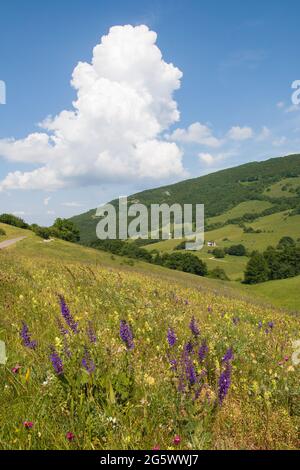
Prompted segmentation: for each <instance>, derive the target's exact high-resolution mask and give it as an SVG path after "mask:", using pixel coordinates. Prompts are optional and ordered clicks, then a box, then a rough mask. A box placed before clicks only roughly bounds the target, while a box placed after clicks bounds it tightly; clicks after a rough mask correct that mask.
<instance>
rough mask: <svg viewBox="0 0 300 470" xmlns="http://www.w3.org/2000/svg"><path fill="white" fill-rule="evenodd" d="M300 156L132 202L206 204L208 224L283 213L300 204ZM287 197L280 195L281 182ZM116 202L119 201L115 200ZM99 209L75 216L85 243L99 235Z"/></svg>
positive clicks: (176, 186)
mask: <svg viewBox="0 0 300 470" xmlns="http://www.w3.org/2000/svg"><path fill="white" fill-rule="evenodd" d="M299 175H300V155H290V156H287V157H282V158H273V159H270V160H267V161H263V162H252V163H247V164H245V165H241V166H238V167H235V168H230V169H227V170H222V171H218V172H216V173H212V174H209V175H205V176H201V177H199V178H194V179H190V180H186V181H182V182H179V183H176V184H173V185H168V186H164V187H161V188H156V189H151V190H147V191H143V192H140V193H137V194H133V195H132V196H130V197H129V199H128V202H129V203H130V202H140V203H142V204H145V205H146V206H149V205H150V204H153V203H158V204H162V203H168V204H170V205H171V204H173V203H180V204H185V203H186V204H201V203H202V204H204V205H205V215H206V223H207V224H213V223H224V222H226V220H229V219H231V218H233V219H234V218H238V217H241V216H243V215H244V214H246V213H252V214H253V213H254V212H256V213H262V212H264V211H270V212H272V211H274V212H279V211H282V210H285V209H291V208H294V207H297V206H298V205H300V192H299V188H300V182H299ZM281 182H282V186H280V188H282V187H283V188H284V189H285V191H281V189H280V191H281V192H282V193H284V195H285V197H284V198H281V197H279V193H280V191H279V190H278V184H279V185H280V184H281ZM113 203H114V204H116V201H113ZM95 211H96V209H93V210H90V211H89V212H86V213H84V214H81V215H78V216H75V217H73V218H72V219H71V220H72V221H73V222H75V224H76V226H77V227H78V228H79V230H80V235H81V242H82V243H89V242H91V241H93V240H95V238H96V225H97V219H96V218H95Z"/></svg>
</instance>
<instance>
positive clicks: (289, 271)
mask: <svg viewBox="0 0 300 470" xmlns="http://www.w3.org/2000/svg"><path fill="white" fill-rule="evenodd" d="M264 257H265V259H266V261H267V263H268V269H269V276H268V278H269V280H275V279H287V278H289V277H295V276H298V275H299V274H300V246H297V245H296V242H295V241H294V240H293V239H292V238H291V237H284V238H282V239H281V240H280V243H279V244H278V246H277V248H273V247H269V248H268V249H267V250H266V251H265V252H264Z"/></svg>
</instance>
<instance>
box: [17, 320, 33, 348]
mask: <svg viewBox="0 0 300 470" xmlns="http://www.w3.org/2000/svg"><path fill="white" fill-rule="evenodd" d="M20 336H21V338H22V342H23V346H25V348H29V349H35V348H36V345H37V342H36V341H32V340H31V334H30V333H29V328H28V326H27V324H26V323H25V322H24V321H23V322H22V329H21V332H20Z"/></svg>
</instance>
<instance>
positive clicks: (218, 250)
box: [212, 248, 225, 259]
mask: <svg viewBox="0 0 300 470" xmlns="http://www.w3.org/2000/svg"><path fill="white" fill-rule="evenodd" d="M212 254H213V255H214V257H215V258H217V259H222V258H225V250H223V248H215V249H214V250H213V251H212Z"/></svg>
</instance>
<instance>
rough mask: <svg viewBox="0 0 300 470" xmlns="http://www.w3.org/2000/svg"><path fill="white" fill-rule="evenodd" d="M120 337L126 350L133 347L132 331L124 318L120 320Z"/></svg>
mask: <svg viewBox="0 0 300 470" xmlns="http://www.w3.org/2000/svg"><path fill="white" fill-rule="evenodd" d="M120 338H121V340H122V341H123V342H124V343H125V344H126V347H127V349H128V350H130V349H133V348H134V342H133V333H132V331H131V328H130V326H129V325H128V323H126V321H125V320H121V322H120Z"/></svg>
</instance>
